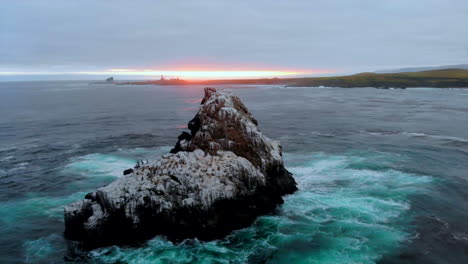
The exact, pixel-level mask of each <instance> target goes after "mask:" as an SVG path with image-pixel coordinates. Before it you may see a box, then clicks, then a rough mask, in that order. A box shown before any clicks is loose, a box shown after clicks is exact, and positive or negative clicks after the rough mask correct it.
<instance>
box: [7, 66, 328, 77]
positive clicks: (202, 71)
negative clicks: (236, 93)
mask: <svg viewBox="0 0 468 264" xmlns="http://www.w3.org/2000/svg"><path fill="white" fill-rule="evenodd" d="M213 68H215V67H211V68H205V67H203V66H200V67H198V68H195V67H192V68H188V67H187V68H185V67H184V68H183V69H181V68H178V67H175V68H171V69H170V70H155V69H126V68H115V69H108V70H102V71H74V72H45V71H44V72H32V71H31V72H19V71H18V72H15V71H8V72H2V71H0V75H58V74H70V75H112V76H145V77H148V79H159V77H160V76H161V75H163V76H164V77H166V78H180V79H195V80H209V79H254V78H275V77H278V78H281V77H283V78H284V77H290V78H291V77H304V76H311V75H317V74H325V73H334V72H336V70H331V69H309V70H292V69H289V70H280V69H271V68H270V69H269V70H257V69H258V68H257V69H252V68H248V67H247V68H241V67H237V69H229V68H226V67H218V70H212V69H213ZM267 69H268V68H267Z"/></svg>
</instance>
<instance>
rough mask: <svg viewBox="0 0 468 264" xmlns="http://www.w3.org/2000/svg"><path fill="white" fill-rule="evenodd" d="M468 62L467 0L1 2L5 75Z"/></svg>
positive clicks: (279, 70)
mask: <svg viewBox="0 0 468 264" xmlns="http://www.w3.org/2000/svg"><path fill="white" fill-rule="evenodd" d="M462 63H468V1H467V0H411V1H409V0H391V1H390V0H380V1H377V0H326V1H325V0H324V1H313V0H304V1H300V0H297V1H296V0H288V1H275V0H268V1H263V0H249V1H224V0H197V1H175V0H168V1H165V0H159V1H155V0H151V1H119V0H117V1H105V0H101V1H98V0H79V1H78V0H77V1H63V0H35V1H31V0H15V1H2V4H1V8H0V79H31V78H33V79H34V78H36V79H37V78H39V79H40V78H47V79H54V78H56V79H60V78H75V79H79V78H88V79H96V78H101V75H102V76H105V75H109V74H113V75H117V76H121V78H124V77H125V78H127V79H128V78H131V79H138V78H154V77H155V76H156V75H157V74H158V73H160V72H161V71H164V72H171V73H174V71H176V74H169V75H171V76H177V73H180V71H184V72H182V73H181V74H179V75H180V77H188V78H191V77H193V78H196V77H197V74H198V73H197V72H199V71H203V72H205V74H207V75H209V74H213V72H215V71H221V72H223V74H224V73H226V72H233V71H237V72H240V73H239V74H242V73H244V74H246V72H251V73H252V72H255V71H261V72H262V74H265V75H266V76H270V77H275V76H278V77H281V76H287V75H290V74H293V75H294V74H298V75H301V76H302V75H310V76H313V75H320V74H332V75H333V74H343V73H352V72H360V71H374V70H382V69H392V68H399V67H411V66H438V65H450V64H462ZM115 69H117V70H115ZM143 71H146V72H143ZM177 71H179V72H177ZM187 71H188V72H189V73H188V72H187ZM190 72H191V73H190ZM266 72H270V75H268V74H266ZM184 73H185V74H186V75H187V76H183V75H184ZM190 74H192V75H194V76H190ZM226 74H227V73H226ZM252 74H253V75H255V74H254V73H252ZM200 75H203V74H200ZM221 75H222V74H221ZM198 77H200V76H198ZM201 77H206V76H201ZM221 77H222V76H221ZM234 77H235V76H234Z"/></svg>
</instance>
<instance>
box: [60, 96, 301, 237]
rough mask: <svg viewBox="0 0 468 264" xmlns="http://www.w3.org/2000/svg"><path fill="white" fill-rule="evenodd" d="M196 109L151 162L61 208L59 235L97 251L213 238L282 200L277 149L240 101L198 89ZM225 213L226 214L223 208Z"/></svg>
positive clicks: (289, 180)
mask: <svg viewBox="0 0 468 264" xmlns="http://www.w3.org/2000/svg"><path fill="white" fill-rule="evenodd" d="M204 92H205V96H204V98H203V100H202V104H201V106H200V109H199V111H198V112H197V114H196V115H195V117H194V118H193V119H192V120H190V121H189V123H188V129H189V130H190V133H187V132H183V133H182V134H181V135H180V136H179V137H178V141H177V143H176V146H175V147H174V148H173V149H172V150H171V153H170V154H167V155H164V156H163V157H162V158H161V159H159V160H158V161H156V162H155V163H154V164H151V165H149V164H146V165H145V166H140V167H138V168H135V171H133V172H132V173H130V174H128V175H126V176H124V177H122V178H120V179H118V180H117V181H115V182H113V183H111V184H109V185H108V186H105V187H103V188H100V189H98V190H97V191H96V192H93V193H90V194H88V195H87V196H86V197H85V199H84V200H83V201H80V202H76V203H73V204H71V205H69V206H68V207H66V208H65V226H66V230H65V235H66V237H67V238H69V239H73V240H80V241H83V242H84V243H86V244H88V245H91V246H97V245H105V244H115V243H127V242H129V241H135V240H141V239H148V238H151V237H152V236H154V235H156V234H163V235H167V236H168V237H169V238H171V239H183V238H188V237H198V238H199V239H213V238H219V237H222V236H224V235H226V234H228V233H229V232H230V231H232V230H234V229H238V228H242V227H245V226H248V225H249V224H251V223H252V222H253V221H254V220H255V218H256V217H257V216H258V215H261V214H264V213H268V212H269V211H271V210H273V209H274V208H275V207H276V205H277V204H280V203H282V201H283V200H282V198H281V196H283V195H285V194H289V193H292V192H294V191H295V190H296V189H297V188H296V183H295V181H294V178H293V177H292V175H291V174H290V173H289V172H288V171H287V170H286V169H285V168H284V165H283V159H282V154H281V146H280V145H279V143H278V142H276V141H273V140H271V139H269V138H268V137H266V136H264V135H263V134H262V133H261V132H260V130H259V129H258V122H257V120H256V119H255V118H254V117H253V116H252V114H251V113H250V112H249V111H248V110H247V108H246V107H245V105H244V104H243V103H242V102H241V100H240V99H239V98H238V97H237V96H235V95H233V94H232V92H231V91H228V90H217V89H214V88H205V91H204ZM226 208H229V210H226Z"/></svg>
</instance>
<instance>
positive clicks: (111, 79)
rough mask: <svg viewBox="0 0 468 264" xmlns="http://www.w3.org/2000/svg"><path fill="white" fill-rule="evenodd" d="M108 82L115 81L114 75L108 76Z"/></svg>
mask: <svg viewBox="0 0 468 264" xmlns="http://www.w3.org/2000/svg"><path fill="white" fill-rule="evenodd" d="M106 82H110V83H111V82H114V77H109V78H107V79H106Z"/></svg>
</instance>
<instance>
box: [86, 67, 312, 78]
mask: <svg viewBox="0 0 468 264" xmlns="http://www.w3.org/2000/svg"><path fill="white" fill-rule="evenodd" d="M304 73H305V72H301V71H268V70H248V71H247V70H232V71H229V70H222V71H217V70H133V69H110V70H107V71H96V72H80V74H88V75H102V74H109V75H140V76H153V75H154V76H159V75H164V76H174V77H181V78H189V79H203V78H206V79H209V78H259V77H284V76H293V75H299V74H304Z"/></svg>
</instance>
